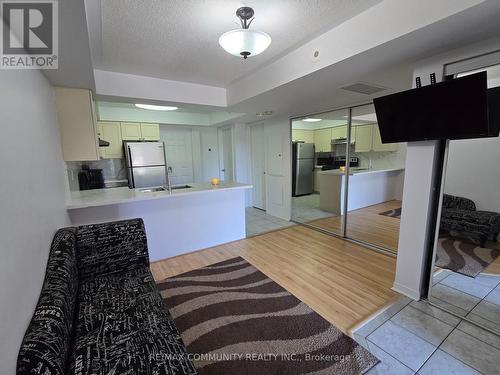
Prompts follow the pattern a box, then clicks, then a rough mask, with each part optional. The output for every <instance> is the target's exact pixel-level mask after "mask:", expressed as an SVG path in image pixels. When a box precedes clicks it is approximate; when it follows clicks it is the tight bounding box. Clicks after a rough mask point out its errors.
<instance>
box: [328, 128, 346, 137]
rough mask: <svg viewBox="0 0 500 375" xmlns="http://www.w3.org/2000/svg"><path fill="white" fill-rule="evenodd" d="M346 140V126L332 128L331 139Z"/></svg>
mask: <svg viewBox="0 0 500 375" xmlns="http://www.w3.org/2000/svg"><path fill="white" fill-rule="evenodd" d="M343 138H347V125H344V126H336V127H335V128H332V139H343Z"/></svg>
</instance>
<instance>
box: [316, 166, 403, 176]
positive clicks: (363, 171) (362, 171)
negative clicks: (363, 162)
mask: <svg viewBox="0 0 500 375" xmlns="http://www.w3.org/2000/svg"><path fill="white" fill-rule="evenodd" d="M404 170H405V169H404V168H386V169H360V170H356V169H354V170H352V169H351V170H350V171H349V176H353V175H359V174H369V173H383V172H396V171H404ZM318 174H320V175H333V176H343V175H345V173H344V172H341V171H340V170H339V169H331V170H329V171H321V172H318Z"/></svg>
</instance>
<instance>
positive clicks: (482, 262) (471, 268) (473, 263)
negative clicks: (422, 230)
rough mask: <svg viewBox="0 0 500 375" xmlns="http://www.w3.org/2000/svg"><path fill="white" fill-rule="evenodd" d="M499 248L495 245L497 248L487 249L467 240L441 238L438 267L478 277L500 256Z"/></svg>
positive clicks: (439, 241)
mask: <svg viewBox="0 0 500 375" xmlns="http://www.w3.org/2000/svg"><path fill="white" fill-rule="evenodd" d="M489 243H490V242H487V244H489ZM498 247H500V245H498V244H495V248H493V247H492V248H485V247H480V246H478V245H475V244H473V243H472V242H470V241H467V240H465V239H464V240H462V239H458V238H453V237H441V238H439V240H438V244H437V249H436V266H438V267H441V268H446V269H449V270H452V271H455V272H458V273H461V274H462V275H465V276H470V277H476V276H477V275H479V274H480V273H481V272H483V271H484V269H485V268H486V267H488V266H489V265H490V264H491V263H493V262H494V261H495V259H496V258H498V257H499V256H500V248H498Z"/></svg>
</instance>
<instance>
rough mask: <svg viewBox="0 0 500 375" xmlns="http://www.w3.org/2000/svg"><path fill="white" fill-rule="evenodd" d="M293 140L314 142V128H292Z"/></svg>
mask: <svg viewBox="0 0 500 375" xmlns="http://www.w3.org/2000/svg"><path fill="white" fill-rule="evenodd" d="M292 140H293V141H302V142H306V143H314V130H303V129H292Z"/></svg>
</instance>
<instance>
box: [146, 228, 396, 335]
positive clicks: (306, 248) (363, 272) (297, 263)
mask: <svg viewBox="0 0 500 375" xmlns="http://www.w3.org/2000/svg"><path fill="white" fill-rule="evenodd" d="M235 256H241V257H243V258H244V259H246V260H247V261H248V262H250V263H251V264H253V265H254V266H255V267H257V268H258V269H259V270H260V271H262V272H263V273H265V274H266V275H267V276H269V277H270V278H272V279H273V280H274V281H275V282H277V283H278V284H280V285H281V286H282V287H284V288H285V289H287V290H288V291H289V292H290V293H292V294H294V295H295V296H296V297H297V298H299V299H300V300H302V301H304V302H305V303H306V304H307V305H309V306H310V307H311V308H312V309H314V310H315V311H316V312H318V313H319V314H320V315H322V316H323V317H324V318H325V319H327V320H328V321H329V322H331V323H332V324H334V325H335V326H336V327H338V328H339V329H341V330H342V331H343V332H345V333H347V334H350V330H351V329H352V328H354V327H355V326H356V325H357V324H359V323H360V322H361V321H363V320H365V319H366V318H368V317H369V316H370V315H372V314H374V313H375V312H377V311H378V310H380V309H381V308H383V307H384V306H386V305H387V304H389V303H392V302H393V301H394V300H395V299H397V298H398V297H399V294H397V293H396V292H394V291H392V290H391V287H392V283H393V280H394V274H395V269H396V259H395V258H393V257H389V256H386V255H383V254H380V253H377V252H375V251H373V250H369V249H366V248H364V247H362V246H359V245H356V244H353V243H350V242H347V241H344V240H342V239H338V238H334V237H332V236H329V235H326V234H323V233H320V232H318V231H315V230H312V229H309V228H305V227H302V226H295V227H291V228H289V229H284V230H280V231H276V232H272V233H268V234H264V235H261V236H256V237H252V238H247V239H244V240H240V241H236V242H232V243H228V244H224V245H221V246H217V247H213V248H210V249H206V250H201V251H198V252H194V253H190V254H185V255H182V256H178V257H174V258H170V259H165V260H161V261H158V262H154V263H152V264H151V270H152V272H153V275H154V277H155V279H156V280H161V279H164V278H167V277H170V276H174V275H177V274H180V273H183V272H187V271H190V270H193V269H196V268H199V267H203V266H206V265H209V264H213V263H216V262H220V261H223V260H225V259H230V258H233V257H235Z"/></svg>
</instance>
